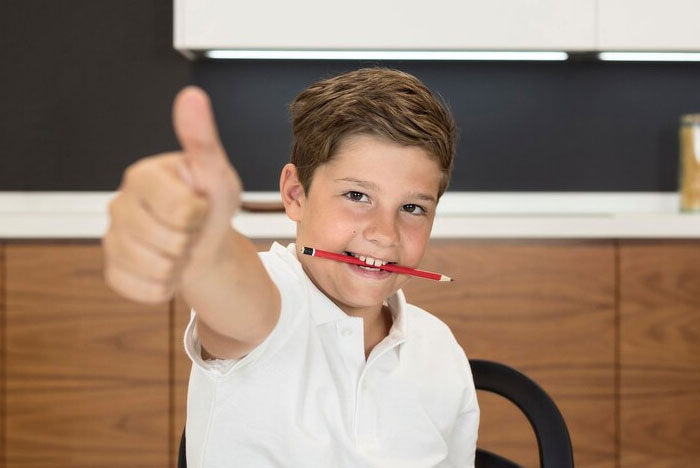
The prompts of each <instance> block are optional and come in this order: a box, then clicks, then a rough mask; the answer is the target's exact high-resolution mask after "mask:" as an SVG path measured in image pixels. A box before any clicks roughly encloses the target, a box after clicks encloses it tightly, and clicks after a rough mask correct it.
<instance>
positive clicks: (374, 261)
mask: <svg viewBox="0 0 700 468" xmlns="http://www.w3.org/2000/svg"><path fill="white" fill-rule="evenodd" d="M344 253H345V255H349V256H351V257H355V258H357V259H359V260H360V261H362V262H365V263H366V264H367V266H362V265H358V268H362V269H363V270H368V271H381V269H380V268H378V267H381V266H384V265H396V262H390V261H388V260H381V259H378V258H372V257H368V256H366V255H359V254H356V253H354V252H350V251H348V250H346V251H345V252H344Z"/></svg>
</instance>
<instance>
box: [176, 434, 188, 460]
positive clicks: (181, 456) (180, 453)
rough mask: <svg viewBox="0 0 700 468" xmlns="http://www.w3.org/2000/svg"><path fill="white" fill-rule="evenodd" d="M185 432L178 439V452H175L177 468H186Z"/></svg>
mask: <svg viewBox="0 0 700 468" xmlns="http://www.w3.org/2000/svg"><path fill="white" fill-rule="evenodd" d="M185 447H186V444H185V430H184V429H183V430H182V437H180V450H179V451H178V452H177V468H187V452H186V451H185Z"/></svg>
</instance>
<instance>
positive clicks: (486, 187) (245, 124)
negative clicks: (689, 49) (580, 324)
mask: <svg viewBox="0 0 700 468" xmlns="http://www.w3.org/2000/svg"><path fill="white" fill-rule="evenodd" d="M376 64H377V63H376V62H375V63H363V62H322V61H303V62H295V61H278V62H256V61H228V62H219V61H216V62H214V61H208V62H200V63H196V64H194V69H193V79H194V81H195V82H197V83H198V84H200V85H201V86H203V87H204V88H205V89H207V90H208V91H209V92H210V93H211V95H212V96H213V100H214V102H215V112H216V114H217V119H218V121H219V126H220V131H221V134H222V138H223V140H224V143H225V146H226V147H227V148H229V151H230V157H231V159H232V160H233V161H234V162H235V163H236V165H237V167H238V168H239V170H240V172H241V173H242V176H243V180H244V182H245V184H246V187H247V188H248V189H249V190H276V188H277V181H278V175H279V174H278V168H279V167H281V165H282V164H283V163H284V162H285V161H286V160H287V158H288V153H289V146H290V133H291V126H290V124H289V116H288V112H287V106H288V105H289V103H290V102H291V101H292V100H293V99H294V97H295V96H296V94H298V93H299V92H300V91H301V90H302V89H303V88H304V87H305V86H307V85H308V84H310V83H312V82H313V81H315V80H316V79H318V78H322V77H325V76H329V75H332V74H335V73H338V72H342V71H345V70H349V69H353V68H357V67H360V66H366V65H376ZM380 65H386V66H392V67H396V68H400V69H403V70H406V71H408V72H411V73H414V74H415V75H417V76H418V77H419V78H421V79H422V80H423V81H424V82H425V83H426V84H427V85H428V86H429V87H430V88H431V89H433V90H434V91H436V92H437V93H439V94H440V95H441V96H443V98H444V99H445V100H446V101H447V102H448V103H449V105H450V107H451V109H452V111H453V113H454V115H455V118H456V120H457V122H458V124H459V126H460V130H461V138H460V142H459V145H458V156H457V160H456V162H455V169H454V174H453V180H452V185H451V189H452V190H464V191H493V190H497V191H550V190H552V191H674V190H676V187H677V175H676V173H677V167H678V137H677V133H678V119H679V116H680V115H681V114H683V113H688V112H700V92H697V90H696V89H697V83H699V82H700V64H677V63H676V64H659V63H653V64H650V63H646V64H639V63H637V64H630V63H602V62H594V61H584V62H565V63H552V62H549V63H547V62H539V63H533V62H511V63H503V62H403V63H400V62H384V63H381V64H380Z"/></svg>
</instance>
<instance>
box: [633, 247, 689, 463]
mask: <svg viewBox="0 0 700 468" xmlns="http://www.w3.org/2000/svg"><path fill="white" fill-rule="evenodd" d="M619 294H620V326H619V334H620V339H619V343H620V351H619V367H620V386H619V396H620V444H621V447H620V449H621V450H620V462H621V463H620V466H621V467H622V468H627V467H629V468H632V467H638V466H644V467H649V468H661V467H676V466H700V243H698V242H676V243H664V242H641V241H639V242H624V243H622V245H621V247H620V293H619Z"/></svg>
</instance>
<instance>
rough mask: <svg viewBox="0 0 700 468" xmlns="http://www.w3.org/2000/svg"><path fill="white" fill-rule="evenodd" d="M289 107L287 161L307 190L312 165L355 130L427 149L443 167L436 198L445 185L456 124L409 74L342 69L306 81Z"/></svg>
mask: <svg viewBox="0 0 700 468" xmlns="http://www.w3.org/2000/svg"><path fill="white" fill-rule="evenodd" d="M290 111H291V116H292V154H291V162H292V163H293V164H294V165H295V166H296V167H297V171H298V174H299V180H300V181H301V183H302V185H303V187H304V191H306V192H308V190H309V187H310V186H311V180H312V177H313V173H314V171H315V170H316V168H317V167H318V166H319V165H321V164H323V163H326V162H328V161H329V160H330V159H331V158H332V157H333V155H334V154H335V152H336V151H337V149H338V146H339V145H340V143H341V142H342V140H343V139H344V138H345V137H348V136H350V135H354V134H358V133H364V134H372V135H377V136H380V137H384V138H387V139H389V140H390V141H393V142H396V143H398V144H400V145H405V146H418V147H421V148H423V149H425V150H426V151H427V152H428V153H429V154H430V155H432V156H434V157H435V159H436V161H437V162H438V163H439V165H440V168H441V170H442V174H443V177H442V181H441V183H440V189H439V192H438V197H440V196H441V195H442V194H443V193H444V192H445V190H446V189H447V185H448V183H449V179H450V172H451V171H452V160H453V158H454V152H455V144H456V133H457V130H456V126H455V123H454V120H453V118H452V116H451V115H450V112H449V110H448V109H447V106H446V105H445V104H444V103H443V102H442V101H440V100H439V99H438V98H437V97H436V96H435V95H433V93H431V92H430V90H429V89H428V88H427V87H426V86H425V85H424V84H423V83H421V82H420V81H419V80H418V79H417V78H416V77H414V76H413V75H410V74H408V73H405V72H402V71H398V70H392V69H388V68H363V69H360V70H355V71H352V72H348V73H344V74H342V75H339V76H336V77H333V78H329V79H326V80H322V81H319V82H317V83H314V84H312V85H311V86H309V87H308V88H307V89H306V90H304V91H303V92H302V93H301V94H300V95H299V96H297V98H296V99H295V100H294V102H293V103H292V104H291V106H290Z"/></svg>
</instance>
